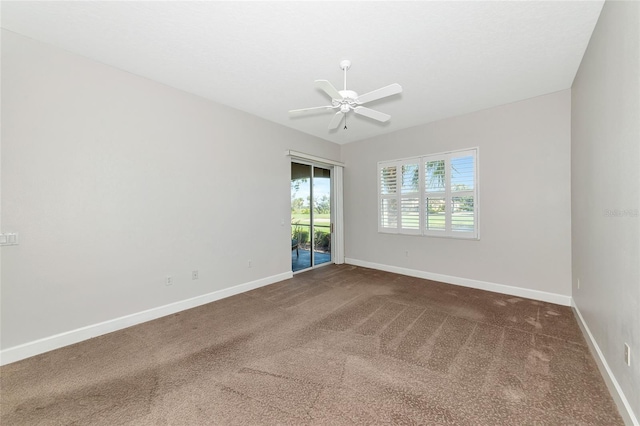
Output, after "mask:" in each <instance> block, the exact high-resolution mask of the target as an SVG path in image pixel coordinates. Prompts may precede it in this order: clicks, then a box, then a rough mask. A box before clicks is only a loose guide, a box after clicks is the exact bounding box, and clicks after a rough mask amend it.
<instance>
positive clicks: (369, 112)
mask: <svg viewBox="0 0 640 426" xmlns="http://www.w3.org/2000/svg"><path fill="white" fill-rule="evenodd" d="M353 112H355V113H356V114H360V115H364V116H365V117H369V118H373V119H374V120H378V121H382V122H383V123H384V122H385V121H388V120H389V119H390V118H391V116H390V115H389V114H385V113H384V112H380V111H375V110H373V109H370V108H365V107H363V106H357V107H355V108H354V109H353Z"/></svg>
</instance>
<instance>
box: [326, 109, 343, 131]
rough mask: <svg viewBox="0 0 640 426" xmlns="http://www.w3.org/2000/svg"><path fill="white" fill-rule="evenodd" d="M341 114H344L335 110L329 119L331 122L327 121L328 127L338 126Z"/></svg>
mask: <svg viewBox="0 0 640 426" xmlns="http://www.w3.org/2000/svg"><path fill="white" fill-rule="evenodd" d="M343 115H344V114H343V113H342V112H340V111H338V112H336V115H334V116H333V118H332V119H331V122H330V123H329V129H336V128H338V126H339V125H340V122H341V121H342V116H343Z"/></svg>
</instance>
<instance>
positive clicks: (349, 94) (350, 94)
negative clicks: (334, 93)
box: [338, 90, 358, 101]
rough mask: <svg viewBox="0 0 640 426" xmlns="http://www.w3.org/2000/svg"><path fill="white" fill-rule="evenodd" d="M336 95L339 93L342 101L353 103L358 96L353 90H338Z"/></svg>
mask: <svg viewBox="0 0 640 426" xmlns="http://www.w3.org/2000/svg"><path fill="white" fill-rule="evenodd" d="M338 93H340V96H342V99H344V100H351V101H355V100H356V99H358V94H357V93H356V92H354V91H353V90H339V91H338Z"/></svg>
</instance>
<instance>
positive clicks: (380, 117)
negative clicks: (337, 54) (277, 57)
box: [289, 59, 402, 129]
mask: <svg viewBox="0 0 640 426" xmlns="http://www.w3.org/2000/svg"><path fill="white" fill-rule="evenodd" d="M349 68H351V61H350V60H348V59H345V60H342V61H340V69H342V70H343V71H344V90H338V89H336V88H335V87H334V86H333V84H331V82H329V81H328V80H316V81H315V83H314V84H315V86H316V88H318V89H322V90H323V91H324V92H325V93H326V94H327V95H329V96H331V105H326V106H319V107H312V108H303V109H293V110H291V111H289V114H291V115H299V114H306V113H310V112H321V111H328V110H337V112H336V113H335V115H334V116H333V118H332V119H331V122H330V123H329V129H336V128H337V127H338V126H339V125H340V123H341V122H342V119H343V117H344V119H345V122H346V117H347V113H348V112H349V111H353V112H355V113H356V114H359V115H363V116H365V117H368V118H372V119H374V120H377V121H380V122H383V123H384V122H386V121H389V119H390V118H391V116H390V115H389V114H385V113H383V112H380V111H375V110H373V109H370V108H366V107H363V106H362V104H364V103H366V102H371V101H375V100H378V99H381V98H385V97H387V96H391V95H396V94H398V93H401V92H402V86H400V85H399V84H398V83H393V84H390V85H388V86H385V87H382V88H380V89H377V90H374V91H372V92H368V93H365V94H364V95H358V94H357V93H356V92H354V91H353V90H347V71H348V70H349ZM344 128H345V129H346V128H347V126H346V124H345V126H344Z"/></svg>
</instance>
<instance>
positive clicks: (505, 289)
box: [345, 258, 571, 306]
mask: <svg viewBox="0 0 640 426" xmlns="http://www.w3.org/2000/svg"><path fill="white" fill-rule="evenodd" d="M345 263H348V264H349V265H355V266H362V267H364V268H371V269H379V270H381V271H386V272H393V273H396V274H401V275H408V276H410V277H416V278H424V279H427V280H432V281H439V282H443V283H447V284H455V285H461V286H463V287H471V288H477V289H480V290H487V291H493V292H496V293H502V294H508V295H511V296H518V297H525V298H527V299H534V300H540V301H543V302H549V303H555V304H557V305H563V306H571V296H565V295H562V294H557V293H548V292H546V291H539V290H531V289H527V288H522V287H513V286H510V285H504V284H496V283H491V282H487V281H478V280H472V279H470V278H460V277H454V276H451V275H443V274H436V273H433V272H426V271H419V270H417V269H409V268H401V267H399V266H391V265H384V264H381V263H373V262H367V261H364V260H358V259H351V258H346V259H345Z"/></svg>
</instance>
